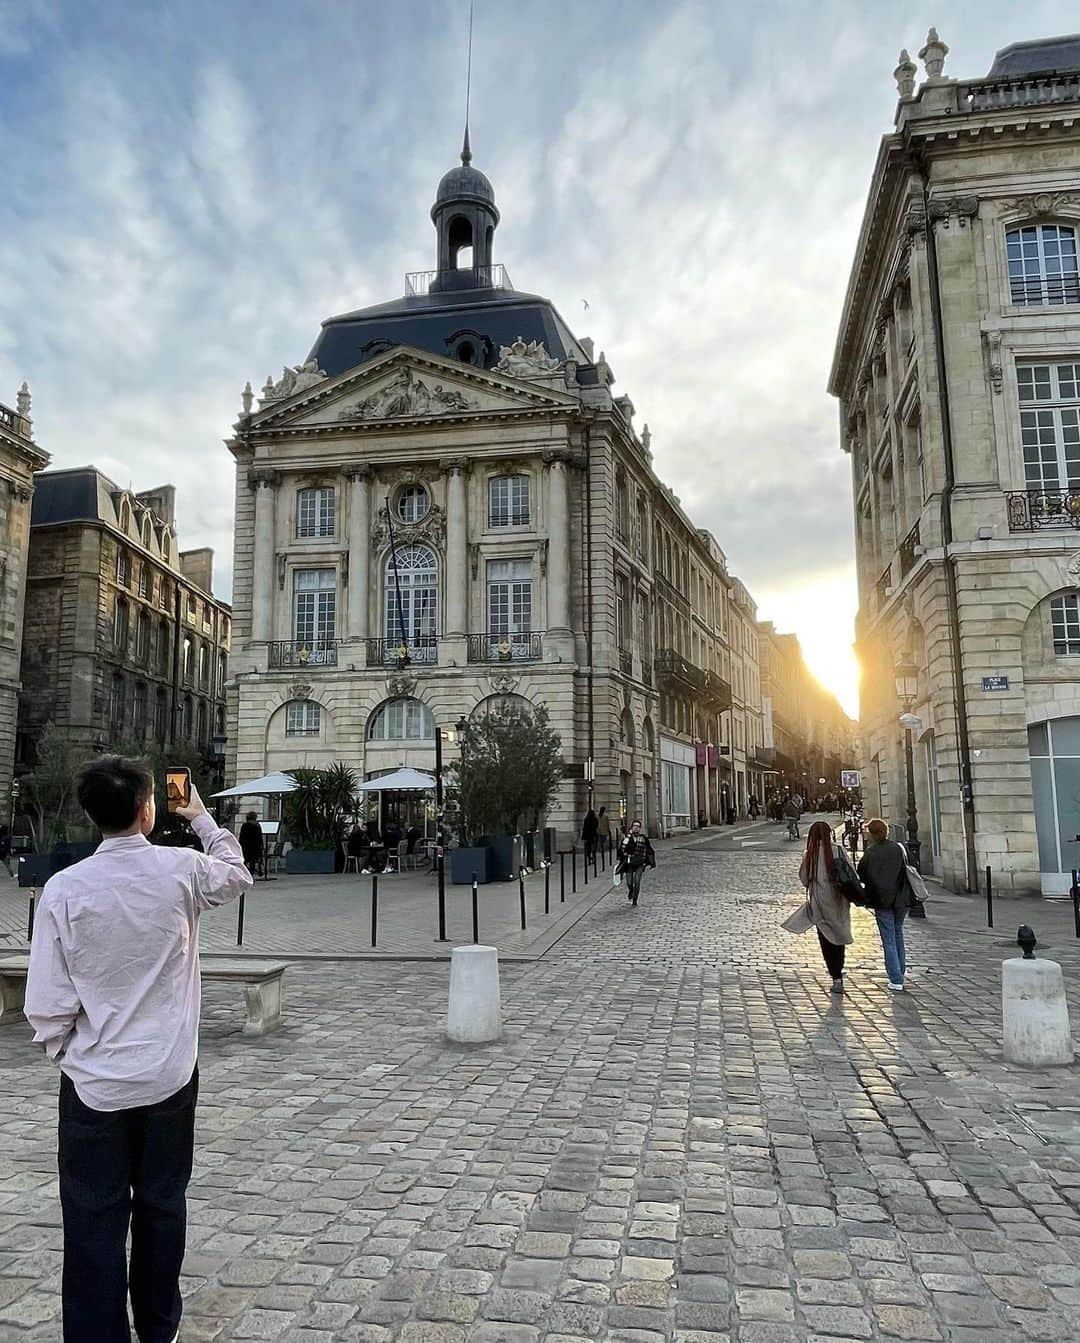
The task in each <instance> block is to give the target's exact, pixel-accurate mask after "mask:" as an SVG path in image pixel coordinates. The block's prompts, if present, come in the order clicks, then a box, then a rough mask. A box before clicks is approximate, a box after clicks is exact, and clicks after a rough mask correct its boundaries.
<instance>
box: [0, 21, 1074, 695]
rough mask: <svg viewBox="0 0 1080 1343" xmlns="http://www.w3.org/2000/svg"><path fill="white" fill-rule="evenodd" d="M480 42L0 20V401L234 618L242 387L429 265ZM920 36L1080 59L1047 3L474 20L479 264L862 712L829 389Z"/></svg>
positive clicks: (320, 30)
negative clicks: (197, 575) (562, 320)
mask: <svg viewBox="0 0 1080 1343" xmlns="http://www.w3.org/2000/svg"><path fill="white" fill-rule="evenodd" d="M467 12H468V0H336V3H332V4H326V3H325V2H322V3H318V4H316V3H309V2H308V0H290V3H288V4H286V3H283V0H269V2H268V0H259V2H258V3H255V0H229V2H228V3H225V4H222V3H221V2H220V0H215V3H203V0H154V2H152V3H133V0H0V165H2V166H0V173H2V176H3V182H2V185H0V401H3V402H6V403H8V404H12V403H13V401H14V397H15V390H16V388H17V386H18V384H19V383H20V382H21V381H22V379H23V378H27V379H28V380H29V382H30V385H31V388H32V391H33V394H34V420H35V429H36V434H37V437H38V439H39V441H40V443H41V444H42V446H44V447H45V448H46V449H47V450H48V451H49V452H51V454H52V457H53V462H54V464H55V465H57V466H75V465H82V464H85V463H88V462H93V463H95V464H96V465H98V466H99V467H101V468H102V469H103V470H104V471H106V472H107V473H109V474H110V475H111V476H113V478H114V479H115V480H116V481H117V482H118V483H120V484H124V485H126V484H128V483H131V484H132V485H133V486H134V487H135V488H136V489H144V488H147V487H149V486H152V485H156V484H159V483H161V482H162V481H165V480H171V481H174V482H175V483H176V485H177V487H178V502H177V507H178V513H179V523H180V540H181V544H182V545H184V546H194V545H202V544H212V545H213V546H214V547H215V548H216V549H217V551H218V582H217V586H218V589H219V591H220V593H221V594H222V595H224V596H228V595H229V590H230V581H231V572H230V571H231V557H232V542H231V497H232V485H231V469H230V466H231V459H230V458H229V456H228V454H227V453H226V452H225V451H224V449H223V448H222V446H221V440H222V438H223V437H224V436H225V435H226V434H227V433H228V431H229V426H230V424H231V423H232V421H233V420H234V418H235V416H236V413H237V411H238V409H239V394H240V389H241V388H242V386H243V384H244V382H245V380H247V379H249V378H250V379H251V381H252V383H253V384H254V385H255V386H256V387H257V386H258V385H260V384H261V383H262V381H263V379H264V378H265V376H266V374H267V373H268V372H270V371H273V372H274V373H275V376H277V375H278V374H280V370H281V365H282V364H283V363H290V364H292V363H297V362H299V361H300V360H301V359H302V358H303V357H304V356H305V355H306V353H307V351H308V349H309V348H310V346H311V344H312V341H313V339H314V337H315V334H316V332H317V330H318V326H319V322H320V321H321V319H322V318H324V317H326V316H327V315H329V314H331V313H334V312H338V311H342V310H345V309H349V308H354V307H358V306H361V305H363V304H366V303H372V302H380V301H382V300H384V299H387V298H392V297H396V296H397V295H398V294H399V293H400V292H401V288H402V276H403V273H404V272H405V271H406V270H420V269H426V268H427V267H429V266H431V265H433V264H434V231H433V229H432V227H431V223H430V221H429V218H428V210H429V207H430V204H431V200H432V197H433V192H434V188H435V184H436V183H437V181H438V179H439V177H440V176H441V174H442V172H443V171H444V170H445V169H446V168H448V167H450V166H451V165H452V163H453V162H454V160H455V156H456V153H457V150H458V146H459V141H460V129H461V121H462V105H463V92H464V91H463V84H464V57H465V31H466V16H467ZM931 22H933V23H936V24H937V26H938V28H939V30H940V32H941V36H942V37H943V39H944V40H945V41H946V42H947V43H948V44H949V45H950V47H951V53H950V55H949V58H948V61H947V64H946V73H947V74H953V75H956V76H961V77H972V76H977V75H980V74H983V73H985V72H986V70H987V69H988V68H989V66H990V63H991V60H992V59H993V54H994V51H995V50H996V49H997V48H998V47H1000V46H1003V45H1005V44H1007V43H1009V42H1012V41H1017V40H1020V39H1024V38H1031V37H1038V36H1049V35H1053V34H1056V33H1061V32H1069V31H1072V30H1073V29H1075V28H1076V26H1077V20H1076V12H1075V6H1074V5H1073V4H1071V3H1066V2H1065V0H1057V2H1056V3H1046V2H1043V3H1040V0H1029V3H1027V4H1025V5H1024V6H1023V7H1019V6H1016V5H1014V4H1007V3H1004V0H971V2H970V3H959V4H941V3H939V4H937V5H936V6H933V7H927V6H925V5H923V4H917V5H914V6H897V5H895V4H894V3H891V2H890V3H887V4H886V3H880V0H863V2H862V3H841V2H839V0H831V2H830V0H826V2H825V3H801V2H800V3H795V2H794V0H792V2H790V3H786V4H782V3H778V2H777V0H764V3H758V4H753V5H749V4H732V3H728V2H727V0H705V2H704V3H697V2H696V0H686V2H684V3H678V2H676V0H672V2H671V3H664V2H663V0H498V2H496V0H476V28H475V46H474V57H473V103H472V107H473V111H472V132H473V134H472V140H473V148H474V153H475V160H474V161H475V163H476V165H477V166H478V167H480V168H482V169H483V170H484V171H485V172H486V173H487V174H488V175H489V176H490V177H491V179H492V181H493V183H494V185H495V188H496V193H497V197H498V201H499V205H500V208H501V210H502V216H503V221H502V224H501V226H500V228H499V231H498V234H497V236H496V259H497V260H501V261H503V262H505V263H506V265H507V266H508V268H509V270H510V273H511V275H512V277H513V279H514V283H515V285H516V286H517V287H518V288H523V289H528V290H532V291H533V292H539V293H544V294H547V295H549V296H550V297H551V298H552V299H553V300H554V301H555V303H556V304H557V306H558V307H559V308H560V310H561V311H562V313H563V315H564V316H565V317H566V318H567V320H568V321H569V322H570V324H571V326H572V327H574V329H575V330H576V332H577V334H578V335H582V336H592V337H593V338H594V339H595V340H596V342H597V348H598V349H600V348H602V349H604V350H605V352H606V353H607V356H608V360H609V362H610V363H611V365H612V367H613V369H614V371H615V375H616V379H617V390H619V391H625V392H628V393H629V394H630V396H631V397H632V399H633V401H634V403H635V405H636V407H637V413H638V424H639V427H640V425H641V424H642V423H643V422H645V421H647V422H648V423H649V426H650V428H651V429H652V431H653V449H654V453H655V460H656V466H657V469H658V470H659V472H660V473H661V475H662V476H663V477H665V478H666V479H667V480H668V481H669V482H670V483H671V484H672V486H673V487H674V489H675V491H676V492H677V493H678V494H679V495H680V497H681V498H682V501H683V503H684V505H685V506H686V507H687V508H688V510H689V511H690V513H691V514H692V515H693V516H694V517H695V518H696V519H698V520H700V522H701V524H702V525H704V526H707V527H709V528H710V529H711V530H712V531H713V532H714V534H715V535H716V537H717V539H718V540H719V541H720V544H721V545H722V546H723V547H724V549H725V551H726V552H727V554H728V557H729V560H730V563H731V565H732V567H733V569H734V570H735V572H737V573H738V574H739V575H740V576H741V577H742V578H743V579H744V580H745V581H746V582H747V583H748V585H749V586H750V588H751V590H752V592H753V593H754V595H755V597H756V598H757V601H758V604H759V610H760V613H761V615H762V616H763V617H767V618H772V619H774V620H775V621H776V622H777V623H778V624H779V625H780V626H781V627H783V628H793V629H795V630H796V631H797V632H798V633H799V634H800V636H801V637H802V639H803V642H804V645H805V647H806V649H807V653H808V657H809V658H810V660H811V664H812V665H815V666H817V667H818V668H819V669H820V671H821V674H822V675H823V676H826V677H827V678H828V679H829V680H830V682H831V684H832V685H833V687H834V688H835V689H836V690H837V691H838V692H839V693H840V694H841V695H842V696H843V697H844V699H845V702H846V703H847V704H848V706H849V707H850V708H852V709H854V707H855V701H856V690H855V673H854V663H853V660H851V659H850V658H847V657H845V655H844V650H846V649H848V647H849V645H850V643H851V621H852V616H853V613H854V608H855V595H854V580H853V566H852V552H851V547H852V539H851V518H850V511H851V510H850V485H849V477H848V462H847V459H846V458H845V457H844V456H843V454H842V453H841V452H840V450H839V447H838V443H837V434H836V408H835V404H834V403H833V402H832V401H831V400H830V398H829V397H828V396H827V395H826V393H825V381H826V376H827V372H828V366H829V361H830V356H831V351H832V344H833V338H834V334H835V329H836V323H837V318H838V314H839V309H840V304H841V300H842V295H843V288H844V285H845V282H846V278H847V272H848V267H849V263H850V258H851V253H852V248H853V246H854V241H855V236H856V233H857V229H858V224H859V220H860V217H861V213H862V207H863V201H864V198H865V192H866V187H867V182H868V179H869V174H870V170H871V167H872V164H873V159H874V154H875V150H876V145H877V140H878V137H879V136H880V135H881V133H882V132H883V131H884V130H885V129H887V128H888V126H889V124H890V122H891V118H892V114H893V109H894V105H895V86H894V84H893V82H892V78H891V72H892V69H893V66H894V65H895V63H896V56H897V52H898V50H899V48H900V47H901V46H906V47H908V48H909V49H910V50H911V51H912V53H913V54H914V53H915V52H916V51H917V50H918V48H919V47H920V46H921V45H922V42H923V40H924V39H925V34H926V30H927V27H928V25H929V24H930V23H931ZM583 299H585V300H587V301H588V304H589V308H588V311H586V310H585V308H584V306H583V302H582V300H583Z"/></svg>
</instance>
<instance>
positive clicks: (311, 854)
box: [285, 849, 334, 877]
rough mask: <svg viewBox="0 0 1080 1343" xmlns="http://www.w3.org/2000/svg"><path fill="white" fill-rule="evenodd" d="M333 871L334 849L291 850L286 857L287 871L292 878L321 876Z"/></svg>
mask: <svg viewBox="0 0 1080 1343" xmlns="http://www.w3.org/2000/svg"><path fill="white" fill-rule="evenodd" d="M333 870H334V850H333V849H290V850H289V852H288V853H287V854H286V855H285V871H286V872H288V873H289V874H290V875H291V876H295V877H301V876H303V877H310V876H315V875H320V876H321V875H325V874H327V873H331V872H333Z"/></svg>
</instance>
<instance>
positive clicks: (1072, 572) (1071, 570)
mask: <svg viewBox="0 0 1080 1343" xmlns="http://www.w3.org/2000/svg"><path fill="white" fill-rule="evenodd" d="M1065 572H1066V573H1067V574H1068V576H1069V582H1070V583H1072V584H1073V586H1074V587H1080V550H1078V551H1077V552H1076V554H1075V555H1074V556H1073V557H1072V559H1071V560H1070V561H1069V563H1068V564H1067V565H1066V567H1065Z"/></svg>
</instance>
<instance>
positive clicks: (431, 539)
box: [371, 504, 446, 548]
mask: <svg viewBox="0 0 1080 1343" xmlns="http://www.w3.org/2000/svg"><path fill="white" fill-rule="evenodd" d="M445 539H446V514H445V512H444V511H443V510H442V509H441V508H440V507H439V505H438V504H432V505H431V506H430V508H429V509H428V511H427V512H426V513H425V514H424V516H423V517H422V518H419V519H418V520H417V521H416V522H401V521H400V520H398V519H395V520H394V543H395V545H398V546H413V545H418V544H423V543H424V542H426V543H427V544H429V545H433V546H441V545H442V543H443V541H444V540H445ZM371 544H372V545H373V546H375V547H377V548H379V547H382V546H388V545H389V544H390V529H389V528H388V527H387V525H386V509H385V508H384V509H381V510H380V512H379V520H378V522H376V523H375V525H374V526H373V527H372V529H371Z"/></svg>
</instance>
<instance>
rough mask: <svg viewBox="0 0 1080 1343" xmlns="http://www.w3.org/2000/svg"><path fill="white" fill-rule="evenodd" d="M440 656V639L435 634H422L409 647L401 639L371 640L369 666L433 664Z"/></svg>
mask: <svg viewBox="0 0 1080 1343" xmlns="http://www.w3.org/2000/svg"><path fill="white" fill-rule="evenodd" d="M438 656H439V639H438V636H437V635H435V634H421V635H418V636H417V637H416V638H415V639H410V640H409V642H408V647H406V645H405V644H404V643H402V641H401V640H400V639H369V640H368V641H367V665H368V666H369V667H408V666H409V665H410V664H415V663H432V662H435V661H437V659H438Z"/></svg>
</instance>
